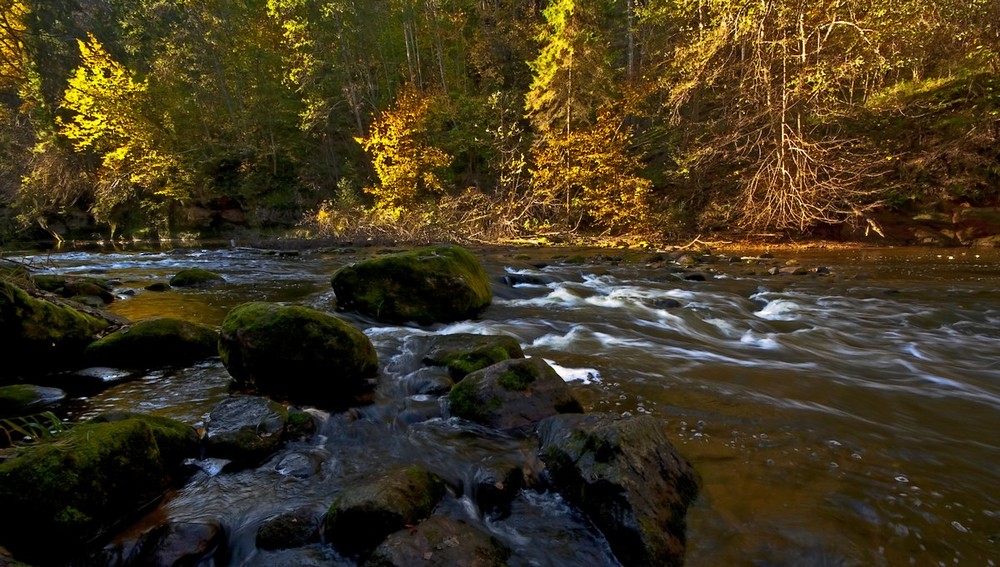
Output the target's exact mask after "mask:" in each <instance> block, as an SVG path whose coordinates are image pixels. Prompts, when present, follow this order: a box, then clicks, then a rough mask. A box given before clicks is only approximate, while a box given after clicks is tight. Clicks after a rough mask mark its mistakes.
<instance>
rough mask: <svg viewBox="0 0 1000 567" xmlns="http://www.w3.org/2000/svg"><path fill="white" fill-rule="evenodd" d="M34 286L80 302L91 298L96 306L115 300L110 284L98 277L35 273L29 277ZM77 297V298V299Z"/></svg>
mask: <svg viewBox="0 0 1000 567" xmlns="http://www.w3.org/2000/svg"><path fill="white" fill-rule="evenodd" d="M31 281H32V283H33V284H34V286H35V287H36V288H38V289H40V290H43V291H47V292H49V293H53V294H55V295H58V296H60V297H66V298H74V300H79V301H81V303H84V302H86V301H87V298H91V299H93V300H94V301H95V303H96V304H97V307H98V308H100V307H103V306H105V305H108V304H110V303H112V302H113V301H114V300H115V296H114V294H112V293H111V284H109V283H108V282H107V280H102V279H100V278H75V277H71V276H61V275H37V276H34V277H32V278H31ZM77 298H79V299H77Z"/></svg>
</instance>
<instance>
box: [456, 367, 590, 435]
mask: <svg viewBox="0 0 1000 567" xmlns="http://www.w3.org/2000/svg"><path fill="white" fill-rule="evenodd" d="M448 403H449V411H450V413H451V415H454V416H456V417H460V418H463V419H468V420H470V421H474V422H476V423H479V424H481V425H485V426H487V427H492V428H494V429H500V430H504V431H509V432H511V433H527V432H529V431H530V430H531V429H532V428H533V427H534V424H536V423H537V422H538V421H540V420H542V419H544V418H546V417H550V416H553V415H556V414H559V413H576V412H580V411H583V408H582V407H581V406H580V403H579V402H578V401H577V400H576V398H574V397H573V395H572V393H571V392H570V390H569V387H568V386H567V385H566V383H565V382H564V381H563V379H562V378H560V377H559V375H558V374H556V371H555V370H553V369H552V367H551V366H549V365H548V364H547V363H546V362H545V361H544V360H542V359H540V358H527V359H524V358H520V359H518V358H514V359H510V360H505V361H503V362H500V363H497V364H494V365H493V366H490V367H487V368H484V369H482V370H477V371H476V372H473V373H472V374H469V375H468V376H466V377H465V379H464V380H462V381H461V382H459V383H458V384H457V385H455V387H454V388H452V390H451V392H450V393H449V394H448Z"/></svg>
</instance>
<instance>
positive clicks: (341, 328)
mask: <svg viewBox="0 0 1000 567" xmlns="http://www.w3.org/2000/svg"><path fill="white" fill-rule="evenodd" d="M219 354H220V355H221V356H222V362H223V364H225V366H226V370H228V371H229V373H230V374H231V375H232V376H233V378H234V379H235V380H236V384H237V386H239V387H242V388H250V389H256V390H257V391H258V392H260V393H262V394H265V395H269V396H275V397H279V396H281V397H287V398H288V399H290V400H292V401H295V402H300V403H303V404H310V405H316V406H321V407H327V408H343V407H348V406H350V405H352V404H355V403H357V402H358V400H359V398H360V397H361V396H362V395H364V394H365V393H366V392H367V391H369V390H370V389H371V385H370V383H369V382H368V380H367V378H369V377H372V376H375V374H376V372H377V371H378V358H377V355H376V353H375V347H374V346H372V343H371V341H370V340H369V339H368V337H366V336H365V334H364V333H362V332H361V331H359V330H358V329H355V328H354V327H352V326H351V325H349V324H347V323H346V322H344V321H342V320H341V319H339V318H337V317H335V316H333V315H329V314H326V313H323V312H321V311H317V310H315V309H309V308H307V307H299V306H282V305H277V304H274V303H263V302H254V303H244V304H243V305H240V306H238V307H236V308H235V309H233V310H232V311H230V312H229V315H227V316H226V319H225V320H224V321H223V322H222V330H221V335H220V338H219Z"/></svg>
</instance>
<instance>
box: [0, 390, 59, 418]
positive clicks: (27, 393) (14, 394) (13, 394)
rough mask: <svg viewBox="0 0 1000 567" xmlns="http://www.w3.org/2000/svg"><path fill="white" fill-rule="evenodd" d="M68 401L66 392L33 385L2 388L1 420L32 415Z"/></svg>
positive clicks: (0, 398) (0, 392)
mask: <svg viewBox="0 0 1000 567" xmlns="http://www.w3.org/2000/svg"><path fill="white" fill-rule="evenodd" d="M65 399H66V392H63V391H62V390H60V389H58V388H46V387H44V386H35V385H33V384H12V385H10V386H0V418H4V417H16V416H20V415H30V414H33V413H38V412H40V411H45V410H47V409H50V408H51V407H52V406H54V405H57V404H59V403H60V402H62V401H63V400H65Z"/></svg>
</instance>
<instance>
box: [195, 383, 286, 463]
mask: <svg viewBox="0 0 1000 567" xmlns="http://www.w3.org/2000/svg"><path fill="white" fill-rule="evenodd" d="M287 427H288V409H286V408H285V406H283V405H281V404H279V403H278V402H275V401H272V400H269V399H267V398H261V397H257V396H237V397H233V398H229V399H227V400H223V401H222V402H220V403H219V405H217V406H215V408H214V409H213V410H212V413H211V414H210V417H209V422H208V435H207V436H206V437H205V452H206V454H207V455H208V456H210V457H217V458H221V459H229V460H231V461H233V463H235V464H236V466H253V465H257V464H259V463H260V462H262V461H263V460H264V459H266V458H267V457H269V456H271V455H272V454H274V452H275V451H277V450H278V448H279V447H281V444H282V443H284V441H285V431H286V429H287Z"/></svg>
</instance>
